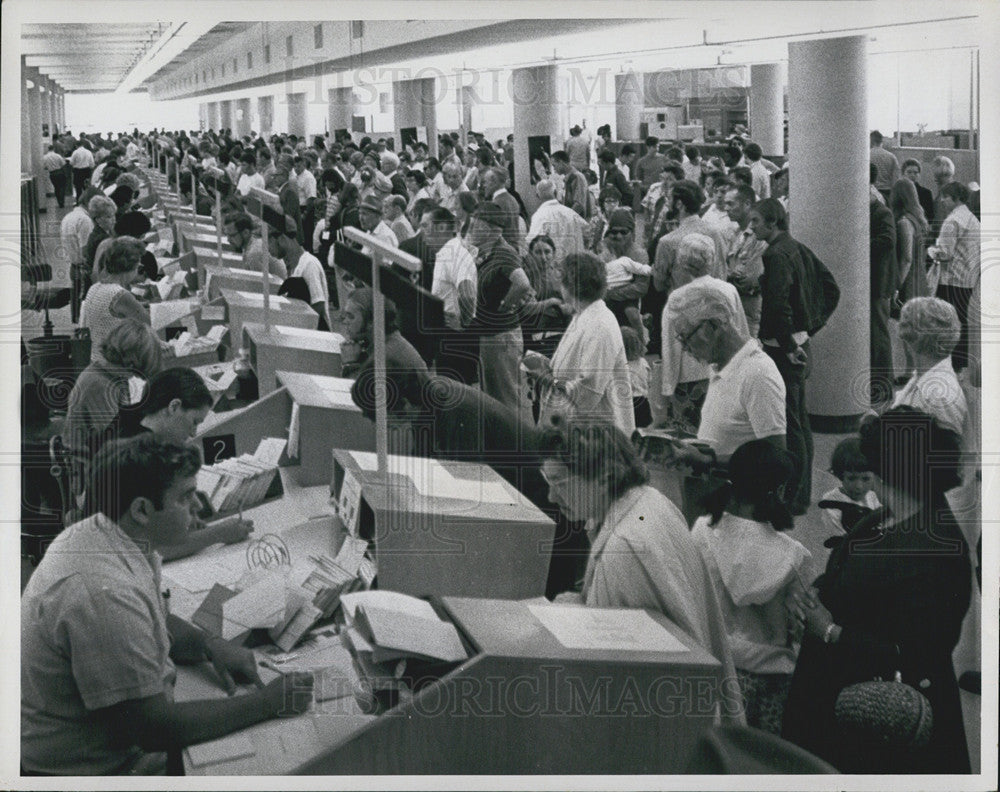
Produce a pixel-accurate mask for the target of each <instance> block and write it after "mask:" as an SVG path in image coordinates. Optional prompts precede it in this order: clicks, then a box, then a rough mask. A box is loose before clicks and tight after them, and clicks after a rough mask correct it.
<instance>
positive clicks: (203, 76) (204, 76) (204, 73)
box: [201, 69, 208, 82]
mask: <svg viewBox="0 0 1000 792" xmlns="http://www.w3.org/2000/svg"><path fill="white" fill-rule="evenodd" d="M201 81H202V82H208V71H207V70H206V69H202V70H201Z"/></svg>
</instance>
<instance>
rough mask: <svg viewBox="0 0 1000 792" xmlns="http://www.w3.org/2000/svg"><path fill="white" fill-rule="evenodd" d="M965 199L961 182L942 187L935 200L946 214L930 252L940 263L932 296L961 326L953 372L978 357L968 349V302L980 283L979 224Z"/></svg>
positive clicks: (953, 355)
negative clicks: (950, 310) (953, 313)
mask: <svg viewBox="0 0 1000 792" xmlns="http://www.w3.org/2000/svg"><path fill="white" fill-rule="evenodd" d="M968 200H969V189H968V188H967V187H966V186H965V185H964V184H962V183H961V182H949V183H948V184H946V185H945V186H944V187H942V188H941V192H940V194H939V196H938V201H939V203H940V206H941V208H942V209H943V210H944V212H946V213H947V214H946V216H945V220H944V223H943V224H942V225H941V231H940V233H939V234H938V238H937V241H936V242H935V243H934V247H933V248H932V249H931V250H930V251H929V252H930V254H931V257H932V258H933V259H934V260H935V261H937V262H939V263H940V264H941V280H940V281H939V282H938V289H937V294H936V295H935V296H937V297H939V298H940V299H942V300H944V301H945V302H948V303H951V304H952V305H953V306H954V308H955V311H956V312H957V313H958V321H959V322H960V323H961V325H962V332H961V335H960V336H959V339H958V346H956V347H955V351H954V352H953V353H952V356H951V360H952V363H953V365H954V367H955V371H961V370H962V369H964V368H965V367H966V366H967V365H968V364H969V355H970V353H971V354H972V355H974V356H976V357H977V358H978V356H979V350H970V349H969V300H971V299H972V292H973V290H974V289H975V288H976V284H977V283H978V281H979V264H980V256H981V253H980V244H981V242H980V238H979V231H980V225H979V220H977V219H976V216H975V215H974V214H973V213H972V211H971V210H970V209H969V207H968V206H966V202H967V201H968Z"/></svg>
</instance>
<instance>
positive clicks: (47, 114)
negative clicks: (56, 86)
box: [42, 79, 55, 156]
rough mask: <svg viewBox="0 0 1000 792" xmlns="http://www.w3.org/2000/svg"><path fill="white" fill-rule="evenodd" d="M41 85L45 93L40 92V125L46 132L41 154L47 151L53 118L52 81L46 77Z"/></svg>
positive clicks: (50, 140) (50, 138)
mask: <svg viewBox="0 0 1000 792" xmlns="http://www.w3.org/2000/svg"><path fill="white" fill-rule="evenodd" d="M43 87H44V88H45V93H43V94H42V125H43V126H44V127H46V129H47V133H46V135H45V139H44V140H43V141H42V156H44V155H45V152H46V151H48V149H49V144H50V143H51V142H52V120H53V119H54V118H55V115H54V114H53V113H52V99H53V97H54V94H53V93H52V83H51V82H50V81H49V80H48V79H44V81H43Z"/></svg>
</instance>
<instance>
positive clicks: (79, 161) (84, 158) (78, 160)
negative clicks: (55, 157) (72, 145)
mask: <svg viewBox="0 0 1000 792" xmlns="http://www.w3.org/2000/svg"><path fill="white" fill-rule="evenodd" d="M69 164H70V167H73V168H77V169H81V168H93V167H94V155H93V154H91V153H90V152H89V151H88V150H87V149H86V148H84V147H83V146H79V147H77V149H76V151H74V152H73V153H72V154H70V157H69Z"/></svg>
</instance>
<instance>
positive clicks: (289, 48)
mask: <svg viewBox="0 0 1000 792" xmlns="http://www.w3.org/2000/svg"><path fill="white" fill-rule="evenodd" d="M285 54H286V55H287V56H288V57H289V58H290V57H292V37H291V36H289V37H288V38H286V39H285Z"/></svg>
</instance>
